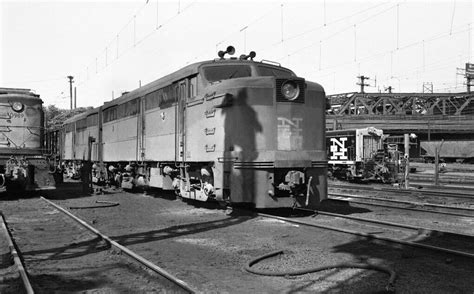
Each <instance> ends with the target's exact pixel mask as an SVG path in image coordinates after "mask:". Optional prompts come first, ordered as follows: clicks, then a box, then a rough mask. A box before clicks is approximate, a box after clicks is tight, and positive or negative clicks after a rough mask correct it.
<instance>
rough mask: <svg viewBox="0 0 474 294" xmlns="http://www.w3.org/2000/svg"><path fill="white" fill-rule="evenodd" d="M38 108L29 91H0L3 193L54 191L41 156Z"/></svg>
mask: <svg viewBox="0 0 474 294" xmlns="http://www.w3.org/2000/svg"><path fill="white" fill-rule="evenodd" d="M42 105H43V101H42V100H41V99H40V97H39V95H37V94H35V93H33V92H32V91H31V90H29V89H17V88H0V121H1V123H0V186H2V187H3V186H5V187H6V189H7V190H19V191H25V190H30V191H31V190H38V189H48V188H54V187H55V181H54V178H53V175H52V173H51V170H50V163H49V159H48V158H47V157H45V156H44V149H43V134H44V112H43V106H42Z"/></svg>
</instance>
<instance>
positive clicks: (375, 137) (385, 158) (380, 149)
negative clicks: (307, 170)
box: [326, 127, 403, 183]
mask: <svg viewBox="0 0 474 294" xmlns="http://www.w3.org/2000/svg"><path fill="white" fill-rule="evenodd" d="M390 138H391V137H389V136H387V135H384V133H383V130H381V129H377V128H374V127H368V128H361V129H348V130H331V131H327V132H326V146H327V154H328V175H329V177H335V178H339V179H345V180H351V181H352V180H354V181H381V182H384V183H385V182H386V183H392V182H396V181H398V176H399V173H400V170H401V168H402V167H401V163H402V162H401V156H403V154H402V153H401V152H400V151H399V150H398V148H397V146H398V145H397V144H395V143H394V142H392V141H393V140H390Z"/></svg>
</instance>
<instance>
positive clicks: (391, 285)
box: [245, 250, 397, 292]
mask: <svg viewBox="0 0 474 294" xmlns="http://www.w3.org/2000/svg"><path fill="white" fill-rule="evenodd" d="M279 254H283V250H278V251H275V252H271V253H268V254H265V255H262V256H259V257H257V258H255V259H253V260H251V261H250V262H249V263H248V264H247V265H246V266H245V270H246V271H248V272H250V273H252V274H256V275H262V276H274V277H283V276H299V275H304V274H308V273H314V272H319V271H323V270H328V269H334V268H361V269H371V270H376V271H379V272H384V273H387V274H388V275H389V276H390V278H389V279H388V284H387V287H386V290H387V291H391V292H393V291H394V289H395V288H394V283H395V279H396V277H397V274H396V273H395V272H394V271H393V270H392V269H390V268H388V267H385V266H380V265H374V264H367V263H357V262H343V263H338V264H333V265H327V266H319V267H313V268H305V269H299V270H292V271H284V272H274V271H269V270H256V269H253V268H252V265H254V264H256V263H258V262H259V261H261V260H264V259H266V258H270V257H273V256H276V255H279Z"/></svg>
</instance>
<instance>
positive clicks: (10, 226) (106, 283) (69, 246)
mask: <svg viewBox="0 0 474 294" xmlns="http://www.w3.org/2000/svg"><path fill="white" fill-rule="evenodd" d="M38 211H39V212H40V214H38ZM29 215H30V216H29ZM33 215H34V217H32V216H33ZM38 215H41V217H38ZM2 218H3V217H2ZM5 219H6V221H5ZM3 220H4V221H3V234H5V235H6V236H7V238H8V239H9V240H10V241H9V243H8V245H9V249H10V254H11V256H12V257H13V259H14V261H15V265H14V266H15V268H16V269H17V270H18V272H19V276H20V277H21V280H22V285H23V289H24V291H25V292H26V293H34V292H35V291H37V292H38V293H49V292H54V291H56V290H57V289H59V291H64V290H66V291H80V290H84V291H90V290H92V291H105V292H107V291H108V292H107V293H110V292H131V291H132V292H133V291H144V292H155V291H158V292H173V293H194V292H196V291H195V290H194V289H193V288H192V287H190V286H189V285H188V284H186V283H185V282H183V281H181V280H180V279H178V278H176V277H174V276H173V275H171V274H169V273H168V272H166V271H165V270H163V269H162V268H160V267H158V266H156V265H155V264H153V263H151V262H150V261H148V260H146V259H144V258H142V257H141V256H139V255H138V254H136V253H134V252H133V251H131V250H129V249H128V248H126V247H124V246H122V245H120V244H118V243H117V242H115V241H113V240H112V239H110V238H109V237H107V236H105V235H103V234H102V233H100V232H99V231H98V230H96V229H95V228H93V227H92V226H90V225H89V224H87V223H86V222H85V221H83V220H81V219H79V218H77V217H76V216H74V215H73V214H71V213H70V212H69V211H67V210H66V209H64V208H62V207H60V206H58V205H57V204H55V203H53V202H51V201H49V200H47V199H45V198H43V197H40V199H38V200H37V201H36V205H35V207H31V208H25V211H24V213H22V214H21V215H7V216H5V218H3ZM132 260H133V261H132ZM78 277H79V278H78ZM12 287H13V288H14V286H12ZM11 291H12V292H11V293H15V292H16V291H13V290H11Z"/></svg>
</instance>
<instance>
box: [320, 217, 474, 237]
mask: <svg viewBox="0 0 474 294" xmlns="http://www.w3.org/2000/svg"><path fill="white" fill-rule="evenodd" d="M316 213H317V214H320V215H327V216H332V217H339V218H345V219H352V220H356V221H361V222H366V223H373V224H380V225H386V226H392V227H397V228H405V229H410V230H415V231H424V232H433V233H436V234H437V233H439V234H451V235H460V234H458V233H455V232H448V231H440V230H434V229H427V228H421V227H416V226H412V225H407V224H401V223H396V222H389V221H383V220H375V219H366V218H362V217H357V216H350V215H345V214H338V213H332V212H325V211H316ZM460 236H467V237H471V238H474V235H464V234H463V235H460Z"/></svg>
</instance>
